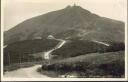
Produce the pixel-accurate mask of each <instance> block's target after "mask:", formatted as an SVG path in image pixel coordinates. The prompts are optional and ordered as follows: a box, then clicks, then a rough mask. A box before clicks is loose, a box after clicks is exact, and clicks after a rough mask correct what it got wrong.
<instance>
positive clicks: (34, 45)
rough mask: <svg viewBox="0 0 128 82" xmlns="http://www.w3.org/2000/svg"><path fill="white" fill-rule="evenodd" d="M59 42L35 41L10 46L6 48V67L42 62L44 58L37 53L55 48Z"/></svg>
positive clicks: (48, 40)
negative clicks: (15, 64)
mask: <svg viewBox="0 0 128 82" xmlns="http://www.w3.org/2000/svg"><path fill="white" fill-rule="evenodd" d="M58 42H59V41H57V40H52V39H35V40H25V41H20V42H15V43H13V44H9V45H8V46H7V47H6V48H4V65H9V64H14V63H19V62H20V63H23V62H31V61H42V58H41V57H40V56H39V54H37V53H39V52H44V51H48V50H50V49H52V48H54V47H55V46H56V45H57V44H58ZM33 54H36V55H33ZM42 55H43V53H42Z"/></svg>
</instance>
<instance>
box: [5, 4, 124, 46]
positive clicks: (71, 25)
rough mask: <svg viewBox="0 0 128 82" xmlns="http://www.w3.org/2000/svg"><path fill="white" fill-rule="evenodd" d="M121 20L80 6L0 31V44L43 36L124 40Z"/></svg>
mask: <svg viewBox="0 0 128 82" xmlns="http://www.w3.org/2000/svg"><path fill="white" fill-rule="evenodd" d="M124 26H125V25H124V23H123V22H121V21H117V20H113V19H109V18H105V17H101V16H98V15H96V14H93V13H91V12H90V11H88V10H86V9H83V8H82V7H80V6H67V7H66V8H64V9H61V10H57V11H53V12H49V13H46V14H43V15H40V16H37V17H33V18H30V19H28V20H25V21H24V22H22V23H20V24H18V25H16V26H15V27H14V28H12V29H10V30H8V31H6V32H5V33H4V44H5V45H7V44H10V43H14V42H16V41H22V40H31V39H35V38H37V37H40V38H45V37H47V36H48V35H53V36H54V37H57V38H63V39H82V40H98V41H114V42H124Z"/></svg>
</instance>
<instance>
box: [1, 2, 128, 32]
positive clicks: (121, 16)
mask: <svg viewBox="0 0 128 82" xmlns="http://www.w3.org/2000/svg"><path fill="white" fill-rule="evenodd" d="M2 2H3V3H2V4H3V7H2V8H3V14H4V16H3V21H4V23H3V24H4V30H9V29H10V28H13V27H14V26H15V25H17V24H19V23H21V22H23V21H24V20H26V19H29V18H31V17H34V16H38V15H41V14H45V13H47V12H51V11H55V10H59V9H63V8H65V7H66V6H68V5H73V4H74V3H75V4H76V5H78V6H81V7H83V8H84V9H87V10H89V11H91V12H92V13H95V14H98V15H100V16H103V17H108V18H112V19H116V20H121V21H125V20H126V10H127V3H126V0H2Z"/></svg>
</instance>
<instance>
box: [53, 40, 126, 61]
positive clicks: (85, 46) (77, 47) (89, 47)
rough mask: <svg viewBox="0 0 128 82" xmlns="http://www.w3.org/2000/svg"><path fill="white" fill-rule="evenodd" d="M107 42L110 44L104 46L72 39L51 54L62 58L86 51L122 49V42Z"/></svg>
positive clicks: (86, 52)
mask: <svg viewBox="0 0 128 82" xmlns="http://www.w3.org/2000/svg"><path fill="white" fill-rule="evenodd" d="M106 43H108V42H106ZM109 44H110V46H105V45H103V44H98V43H95V42H92V41H88V40H73V41H71V42H67V43H66V44H65V45H64V46H63V47H61V48H59V49H57V50H55V51H53V53H52V54H53V55H56V57H58V58H62V59H63V58H68V57H75V56H79V55H83V54H88V53H97V52H99V53H103V52H114V51H120V50H124V44H123V43H114V42H111V43H110V42H109Z"/></svg>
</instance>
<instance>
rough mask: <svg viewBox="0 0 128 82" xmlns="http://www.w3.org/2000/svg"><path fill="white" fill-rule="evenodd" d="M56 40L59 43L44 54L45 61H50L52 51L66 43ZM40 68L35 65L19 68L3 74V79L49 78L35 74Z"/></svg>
mask: <svg viewBox="0 0 128 82" xmlns="http://www.w3.org/2000/svg"><path fill="white" fill-rule="evenodd" d="M54 39H55V38H54ZM56 40H58V41H60V42H59V43H58V44H57V45H56V46H55V47H54V48H53V49H51V50H49V51H47V52H44V55H43V56H44V58H45V59H46V60H49V59H50V55H51V53H52V51H54V50H56V49H58V48H61V47H62V46H63V45H64V44H65V43H66V41H65V40H62V39H56ZM41 66H42V65H35V66H32V67H27V68H20V69H17V70H14V71H9V72H5V74H4V77H9V78H10V77H12V78H16V77H20V78H27V77H31V78H32V77H33V78H50V77H48V76H46V75H42V74H40V73H39V72H37V69H38V68H41Z"/></svg>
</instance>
